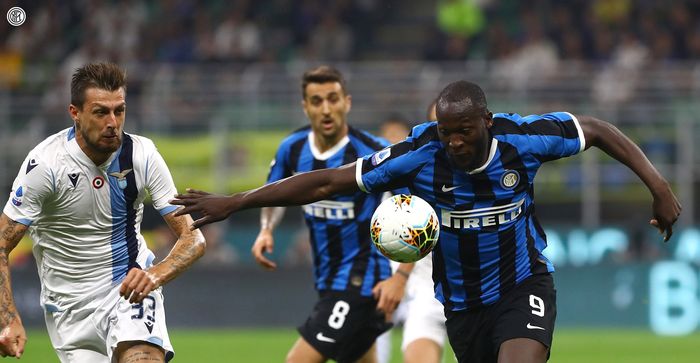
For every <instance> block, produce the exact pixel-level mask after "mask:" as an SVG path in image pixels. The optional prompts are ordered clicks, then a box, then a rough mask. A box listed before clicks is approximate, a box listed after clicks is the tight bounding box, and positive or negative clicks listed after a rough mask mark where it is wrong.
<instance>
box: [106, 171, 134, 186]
mask: <svg viewBox="0 0 700 363" xmlns="http://www.w3.org/2000/svg"><path fill="white" fill-rule="evenodd" d="M129 172H131V169H126V170H122V171H121V172H116V171H115V172H112V173H109V175H110V176H113V177H115V178H117V185H119V189H126V174H129Z"/></svg>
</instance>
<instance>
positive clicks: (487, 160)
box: [467, 138, 498, 175]
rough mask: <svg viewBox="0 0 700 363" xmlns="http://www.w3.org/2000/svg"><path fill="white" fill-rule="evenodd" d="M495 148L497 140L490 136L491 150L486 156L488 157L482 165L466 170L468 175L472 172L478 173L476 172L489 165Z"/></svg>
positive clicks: (496, 148)
mask: <svg viewBox="0 0 700 363" xmlns="http://www.w3.org/2000/svg"><path fill="white" fill-rule="evenodd" d="M496 150H498V140H496V139H493V138H492V139H491V150H489V157H488V159H486V162H485V163H484V165H482V166H480V167H478V168H476V169H474V170H467V173H468V174H470V175H473V174H478V173H481V172H482V171H484V170H485V169H486V167H487V166H489V164H491V161H492V160H493V157H494V156H495V155H496Z"/></svg>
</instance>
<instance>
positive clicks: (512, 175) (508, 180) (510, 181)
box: [501, 170, 520, 189]
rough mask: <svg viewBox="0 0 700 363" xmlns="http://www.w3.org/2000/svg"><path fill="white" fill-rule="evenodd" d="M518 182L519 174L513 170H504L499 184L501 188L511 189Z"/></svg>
mask: <svg viewBox="0 0 700 363" xmlns="http://www.w3.org/2000/svg"><path fill="white" fill-rule="evenodd" d="M518 182H520V174H518V172H517V171H515V170H506V172H505V173H503V175H502V176H501V186H502V187H503V189H513V188H515V187H516V186H517V185H518Z"/></svg>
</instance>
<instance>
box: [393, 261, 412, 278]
mask: <svg viewBox="0 0 700 363" xmlns="http://www.w3.org/2000/svg"><path fill="white" fill-rule="evenodd" d="M415 265H416V264H415V262H412V263H402V264H399V267H398V268H397V269H396V273H397V274H399V275H402V276H403V277H405V278H406V279H408V277H409V276H411V271H413V268H414V267H415Z"/></svg>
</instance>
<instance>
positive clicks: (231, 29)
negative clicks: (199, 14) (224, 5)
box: [213, 3, 261, 61]
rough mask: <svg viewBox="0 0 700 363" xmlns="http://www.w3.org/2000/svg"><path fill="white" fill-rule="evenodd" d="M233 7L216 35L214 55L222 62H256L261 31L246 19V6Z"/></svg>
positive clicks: (217, 29)
mask: <svg viewBox="0 0 700 363" xmlns="http://www.w3.org/2000/svg"><path fill="white" fill-rule="evenodd" d="M238 4H239V6H232V7H231V9H229V11H228V13H227V15H226V18H225V19H224V21H223V22H222V23H221V24H220V25H219V26H218V27H217V28H216V31H215V33H214V44H213V45H214V53H215V54H216V56H217V58H218V59H219V60H221V61H231V60H243V61H253V60H256V59H257V57H258V55H259V54H260V45H261V43H260V42H261V39H260V29H258V26H257V25H256V24H255V23H253V22H252V21H250V20H249V19H246V18H245V16H246V8H245V6H242V5H240V4H241V3H238Z"/></svg>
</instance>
